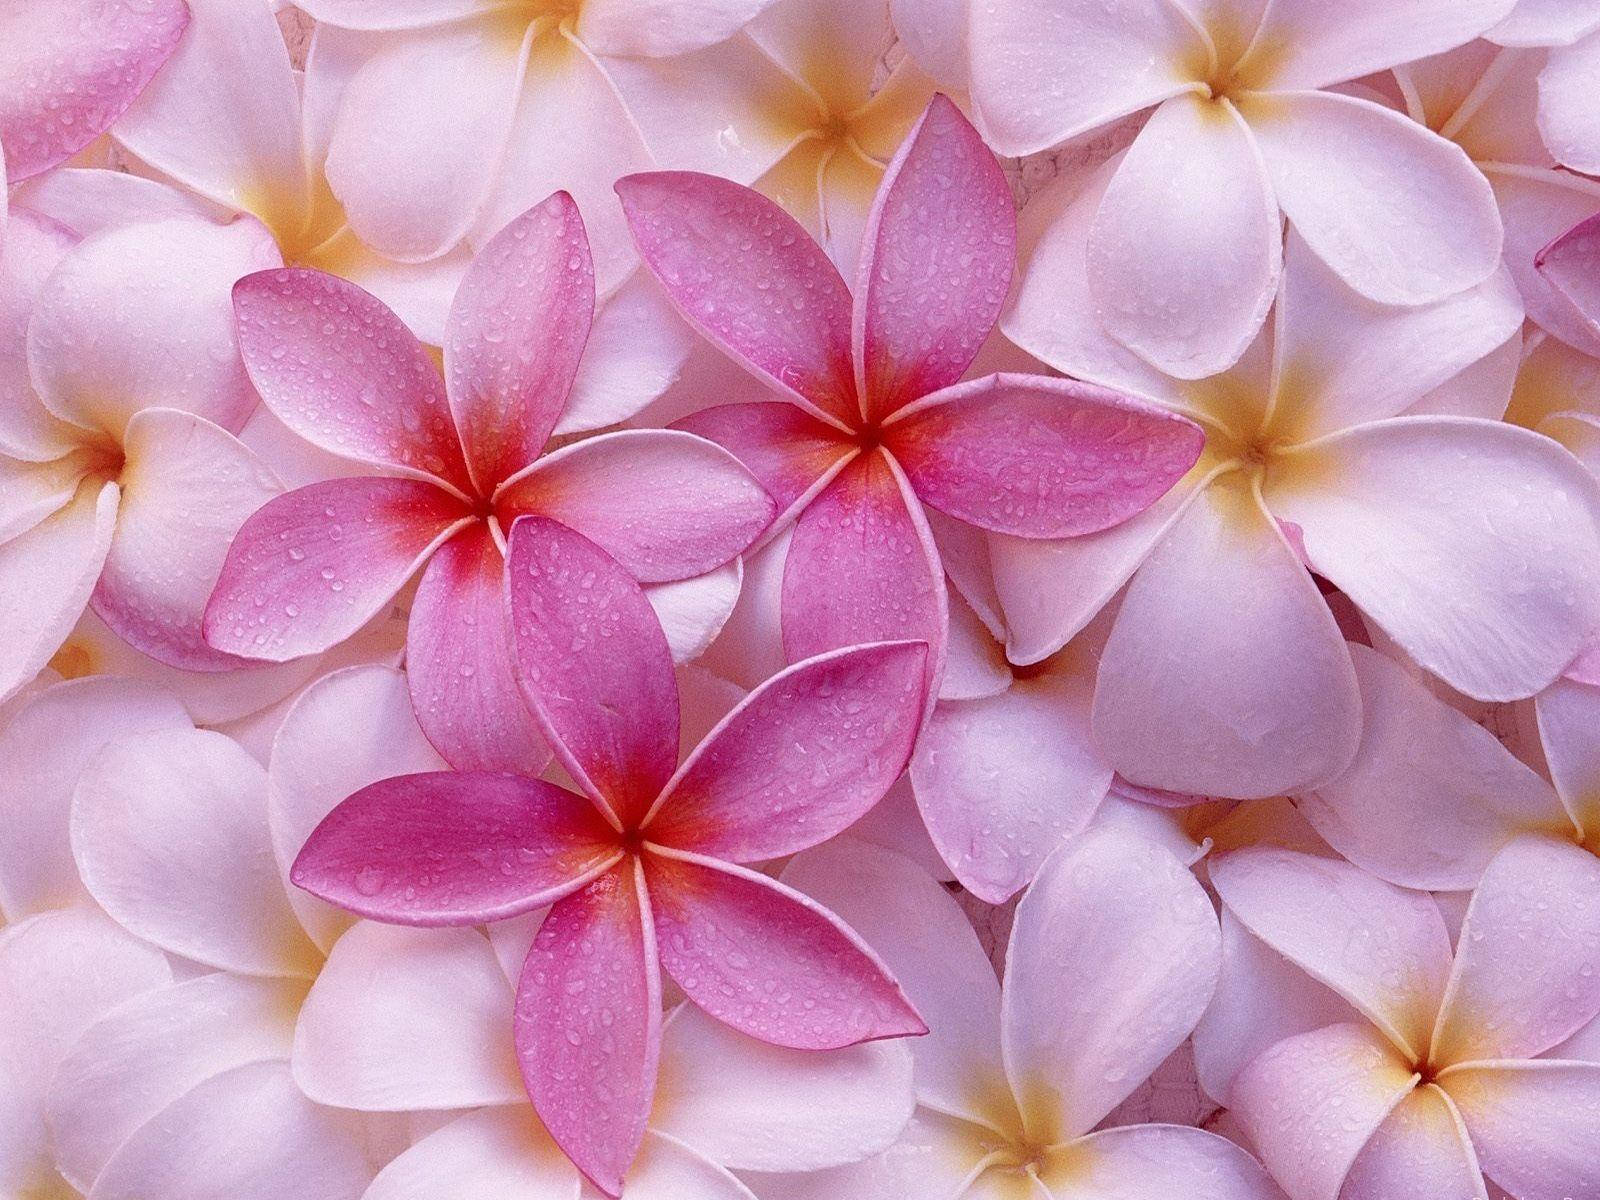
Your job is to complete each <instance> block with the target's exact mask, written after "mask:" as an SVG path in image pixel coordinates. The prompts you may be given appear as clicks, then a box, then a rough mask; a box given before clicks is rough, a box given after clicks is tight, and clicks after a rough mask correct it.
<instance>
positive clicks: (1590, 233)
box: [1534, 214, 1600, 348]
mask: <svg viewBox="0 0 1600 1200" xmlns="http://www.w3.org/2000/svg"><path fill="white" fill-rule="evenodd" d="M1534 265H1535V266H1536V267H1537V268H1538V272H1539V277H1540V278H1541V279H1543V280H1544V281H1545V282H1546V283H1548V284H1549V285H1550V286H1551V287H1553V288H1554V289H1555V290H1556V293H1557V294H1558V295H1559V296H1561V297H1562V298H1563V299H1564V300H1565V301H1566V302H1567V304H1568V305H1569V306H1570V310H1576V315H1577V317H1578V319H1579V321H1580V323H1581V325H1582V328H1583V329H1584V331H1585V333H1590V334H1592V333H1595V332H1600V284H1597V281H1596V275H1597V268H1600V214H1597V215H1595V216H1591V217H1589V218H1587V219H1586V220H1582V221H1579V222H1578V223H1577V224H1575V225H1573V226H1572V228H1570V229H1568V230H1566V231H1565V232H1563V233H1561V234H1560V236H1558V237H1556V238H1555V239H1554V240H1553V241H1551V242H1550V244H1549V245H1547V246H1545V247H1543V248H1542V249H1540V251H1539V253H1538V255H1537V256H1536V257H1535V258H1534ZM1570 310H1569V311H1570ZM1580 348H1581V347H1580Z"/></svg>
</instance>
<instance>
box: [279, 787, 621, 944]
mask: <svg viewBox="0 0 1600 1200" xmlns="http://www.w3.org/2000/svg"><path fill="white" fill-rule="evenodd" d="M618 854H619V850H618V848H617V842H616V836H615V835H614V834H613V833H612V832H611V830H610V828H609V827H608V826H607V825H606V824H605V823H604V822H603V821H601V820H600V816H599V814H598V813H596V812H595V810H594V807H593V806H592V805H590V804H589V803H587V802H586V801H585V800H584V799H583V798H582V797H581V796H576V795H574V794H573V793H571V792H569V791H567V790H566V789H565V788H559V787H557V786H556V785H555V784H553V783H546V782H545V781H544V780H542V779H531V778H528V777H526V776H522V775H510V774H501V773H498V772H490V771H454V772H451V771H444V772H439V773H436V774H428V775H401V776H398V777H396V778H393V779H384V780H380V781H379V782H377V783H373V784H370V785H368V786H367V787H364V788H362V789H361V790H360V791H359V792H356V793H355V794H354V795H352V796H350V797H349V798H348V799H347V800H345V801H344V802H343V803H342V804H340V805H339V806H338V807H337V808H335V809H334V810H333V811H332V812H331V813H329V814H328V816H327V817H326V818H324V819H323V821H322V823H321V824H320V825H318V826H317V828H316V829H315V830H314V831H313V832H312V834H311V836H310V837H309V838H308V839H307V840H306V844H305V846H304V847H303V848H302V849H301V851H300V853H299V855H298V857H296V859H295V862H294V867H293V869H292V870H291V871H290V873H289V878H290V881H291V882H292V883H294V885H295V886H296V887H301V888H304V889H305V890H306V891H308V892H310V893H311V894H312V895H314V896H316V897H318V898H319V899H322V900H326V901H328V902H329V903H330V904H336V905H338V906H339V907H340V908H343V909H345V910H347V911H349V912H354V913H358V914H360V915H361V916H364V917H373V918H376V919H378V920H382V921H388V922H391V923H394V924H400V925H425V926H426V925H482V924H484V923H486V922H489V921H498V920H500V919H502V918H504V917H514V916H517V915H518V914H519V913H524V912H528V911H530V910H531V909H535V908H539V907H541V906H543V905H546V904H550V903H552V902H553V901H555V900H558V899H560V898H561V897H562V896H565V895H568V894H569V893H571V892H573V891H574V890H576V889H577V888H579V887H581V886H582V885H583V884H584V883H586V882H587V881H589V880H590V879H593V878H594V877H595V876H596V875H598V874H600V873H601V872H602V871H604V870H606V869H607V868H608V867H610V866H611V865H612V864H614V863H615V862H616V861H617V857H618Z"/></svg>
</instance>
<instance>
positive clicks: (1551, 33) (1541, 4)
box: [1484, 0, 1600, 46]
mask: <svg viewBox="0 0 1600 1200" xmlns="http://www.w3.org/2000/svg"><path fill="white" fill-rule="evenodd" d="M1597 25H1600V12H1596V11H1595V10H1594V7H1593V6H1592V5H1590V4H1588V3H1586V2H1585V0H1517V6H1516V7H1515V8H1513V9H1512V10H1511V15H1510V16H1508V17H1507V18H1506V19H1505V20H1503V21H1501V22H1500V24H1498V25H1496V26H1495V27H1494V28H1492V29H1490V30H1489V32H1488V33H1486V34H1484V36H1485V37H1487V38H1489V39H1491V40H1492V41H1495V42H1498V43H1499V44H1500V45H1502V46H1564V45H1567V44H1569V43H1571V42H1574V41H1576V40H1577V39H1578V38H1580V37H1582V36H1583V35H1584V34H1586V33H1588V32H1589V31H1590V30H1592V29H1594V28H1595V27H1596V26H1597Z"/></svg>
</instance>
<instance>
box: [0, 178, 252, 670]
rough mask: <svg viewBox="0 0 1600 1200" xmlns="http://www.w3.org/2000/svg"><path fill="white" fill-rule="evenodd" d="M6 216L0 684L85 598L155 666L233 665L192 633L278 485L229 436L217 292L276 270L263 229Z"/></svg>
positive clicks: (0, 353) (232, 426)
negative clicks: (243, 529)
mask: <svg viewBox="0 0 1600 1200" xmlns="http://www.w3.org/2000/svg"><path fill="white" fill-rule="evenodd" d="M91 174H100V173H98V172H92V173H91ZM151 186H154V185H151ZM14 218H15V219H14V220H13V222H12V228H11V229H10V231H9V235H8V237H7V239H6V246H5V251H4V254H3V256H0V312H3V330H0V338H3V341H4V345H3V349H0V475H3V479H4V487H3V488H0V539H3V540H0V613H3V620H4V624H5V627H6V629H7V634H8V636H7V638H6V648H5V651H4V655H3V658H0V695H6V694H10V693H11V692H13V691H15V690H16V689H17V688H18V687H19V686H20V685H22V684H23V683H25V682H27V681H28V680H29V679H31V678H32V677H33V675H34V674H35V673H36V672H37V671H38V670H39V669H40V668H41V667H42V666H44V665H45V663H46V662H47V661H49V659H50V658H51V656H52V655H54V654H55V653H56V651H57V649H58V648H59V647H60V646H61V644H62V642H63V641H64V639H66V637H67V636H68V634H69V633H70V631H71V630H72V628H73V626H74V625H75V624H76V623H77V621H78V619H79V616H80V614H81V613H82V612H83V609H84V606H85V604H86V603H89V602H91V601H92V603H93V605H94V608H95V611H96V612H97V613H98V614H99V616H100V617H101V618H102V619H103V620H104V621H105V622H106V624H107V625H109V626H110V627H111V629H112V630H114V631H115V633H116V634H117V635H118V636H119V637H120V638H122V639H123V640H125V641H126V642H128V643H129V644H130V645H132V646H133V647H135V648H136V649H138V650H140V651H143V652H144V653H146V654H148V655H150V656H152V657H153V658H156V659H158V660H160V661H161V662H164V663H166V664H168V665H169V666H175V667H180V668H182V669H185V670H190V671H221V670H228V669H232V668H236V667H239V666H241V665H244V664H242V663H241V662H240V660H238V659H237V658H234V657H233V656H231V655H228V654H223V653H220V652H218V651H216V650H214V649H212V648H211V647H210V646H207V645H206V644H205V642H204V641H203V640H202V639H201V636H200V618H201V613H202V610H203V607H204V604H205V597H206V595H207V594H209V592H210V589H211V585H212V584H213V583H214V582H215V580H216V576H217V571H218V569H219V568H220V567H221V565H222V558H223V555H224V553H225V552H226V548H227V544H228V541H229V539H230V538H231V537H232V536H233V534H234V532H235V531H236V530H237V529H238V528H239V525H240V524H241V523H242V522H243V520H244V518H245V517H246V516H248V515H249V513H250V512H252V511H253V510H254V509H256V508H258V507H259V506H260V505H261V504H262V503H264V502H265V501H266V500H268V499H269V498H271V497H272V496H273V495H275V494H276V493H277V492H278V491H279V490H280V488H279V484H278V481H277V480H276V479H275V478H274V476H273V474H272V472H271V471H270V470H268V469H267V467H266V466H265V465H264V464H262V463H261V462H260V461H259V460H258V459H257V458H256V457H255V455H254V454H252V453H251V451H249V450H248V449H246V448H245V446H244V445H243V444H242V443H240V442H239V440H238V439H237V438H236V437H235V436H234V434H236V433H237V432H238V431H239V430H240V428H241V427H242V426H243V425H244V423H245V421H246V419H247V418H248V417H249V415H250V413H251V411H252V410H253V409H254V408H255V406H256V395H255V392H254V391H253V390H252V389H251V387H250V381H249V379H248V377H247V376H246V374H245V370H244V365H243V363H242V362H241V361H240V359H239V353H238V346H237V342H236V340H235V337H234V331H233V320H232V313H231V304H230V300H229V291H230V289H231V288H232V286H233V283H234V281H235V280H237V279H238V278H239V277H240V276H241V275H245V274H248V273H250V272H253V271H257V270H260V269H261V268H264V267H271V266H274V265H276V264H277V263H278V262H279V259H278V254H277V250H276V248H275V247H274V246H273V244H272V240H271V238H270V237H269V236H268V235H267V233H266V231H265V230H264V229H263V228H262V227H261V226H260V225H259V224H258V223H257V222H256V221H254V220H253V219H251V218H248V217H246V218H241V219H239V220H236V221H233V222H231V223H228V224H218V223H216V222H213V221H210V220H206V219H204V218H200V217H196V216H170V217H164V218H161V219H156V220H136V221H134V222H133V223H131V224H117V223H110V224H108V225H106V227H104V228H101V229H98V230H96V231H95V232H93V233H90V234H88V235H87V236H84V237H82V238H81V240H80V238H79V237H78V235H77V233H76V232H75V231H73V230H70V229H68V228H67V227H65V226H63V225H61V224H59V223H58V222H56V221H54V220H52V219H51V218H48V217H44V216H41V215H35V214H33V213H32V212H31V211H30V210H27V209H21V208H19V209H18V210H17V212H16V213H15V214H14Z"/></svg>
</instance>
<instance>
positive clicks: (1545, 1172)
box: [1439, 1060, 1600, 1200]
mask: <svg viewBox="0 0 1600 1200" xmlns="http://www.w3.org/2000/svg"><path fill="white" fill-rule="evenodd" d="M1439 1082H1440V1084H1441V1086H1443V1087H1444V1088H1446V1089H1447V1090H1448V1091H1449V1094H1450V1098H1451V1099H1452V1100H1454V1101H1455V1103H1456V1105H1457V1107H1458V1108H1459V1109H1460V1110H1461V1116H1462V1117H1463V1118H1464V1119H1465V1120H1466V1123H1467V1129H1468V1131H1469V1132H1470V1133H1471V1135H1472V1141H1473V1144H1474V1145H1475V1146H1476V1147H1477V1151H1478V1156H1479V1158H1480V1159H1481V1161H1482V1162H1483V1169H1484V1171H1485V1172H1486V1173H1487V1174H1488V1175H1489V1176H1490V1177H1491V1178H1493V1180H1494V1181H1495V1183H1497V1184H1499V1185H1500V1186H1501V1187H1502V1188H1506V1189H1508V1190H1514V1191H1515V1194H1516V1195H1517V1196H1519V1197H1523V1200H1563V1198H1564V1197H1567V1196H1587V1195H1592V1194H1594V1192H1595V1191H1596V1190H1597V1189H1600V1167H1597V1166H1596V1164H1595V1159H1594V1154H1593V1153H1592V1152H1591V1149H1590V1148H1591V1147H1592V1146H1593V1145H1594V1141H1595V1138H1596V1136H1597V1135H1600V1066H1595V1065H1594V1064H1593V1063H1576V1062H1554V1061H1550V1060H1539V1061H1534V1062H1526V1063H1523V1062H1518V1063H1483V1064H1479V1065H1476V1066H1471V1067H1465V1068H1461V1069H1458V1070H1454V1071H1451V1072H1449V1073H1448V1074H1447V1075H1446V1076H1445V1077H1444V1078H1443V1079H1441V1080H1440V1081H1439Z"/></svg>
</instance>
